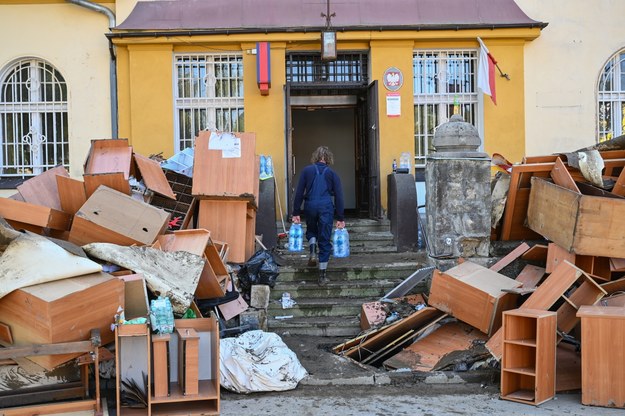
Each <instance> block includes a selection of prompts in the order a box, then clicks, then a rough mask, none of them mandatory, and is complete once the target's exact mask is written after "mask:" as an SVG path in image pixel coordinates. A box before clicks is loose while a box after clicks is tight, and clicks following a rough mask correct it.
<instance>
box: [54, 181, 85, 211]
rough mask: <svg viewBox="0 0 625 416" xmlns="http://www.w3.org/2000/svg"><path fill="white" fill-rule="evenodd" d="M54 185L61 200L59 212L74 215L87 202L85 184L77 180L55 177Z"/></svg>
mask: <svg viewBox="0 0 625 416" xmlns="http://www.w3.org/2000/svg"><path fill="white" fill-rule="evenodd" d="M56 185H57V188H58V191H59V198H60V199H61V210H62V211H63V212H66V213H68V214H71V215H74V214H76V213H77V212H78V210H79V209H80V207H81V206H83V204H84V203H85V202H87V194H86V193H85V183H84V182H82V181H79V180H77V179H72V178H66V177H64V176H61V175H57V176H56Z"/></svg>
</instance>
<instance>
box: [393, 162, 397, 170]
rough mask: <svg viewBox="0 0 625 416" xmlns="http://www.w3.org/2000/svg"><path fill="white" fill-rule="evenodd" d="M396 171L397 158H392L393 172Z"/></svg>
mask: <svg viewBox="0 0 625 416" xmlns="http://www.w3.org/2000/svg"><path fill="white" fill-rule="evenodd" d="M395 172H397V160H396V159H393V173H395Z"/></svg>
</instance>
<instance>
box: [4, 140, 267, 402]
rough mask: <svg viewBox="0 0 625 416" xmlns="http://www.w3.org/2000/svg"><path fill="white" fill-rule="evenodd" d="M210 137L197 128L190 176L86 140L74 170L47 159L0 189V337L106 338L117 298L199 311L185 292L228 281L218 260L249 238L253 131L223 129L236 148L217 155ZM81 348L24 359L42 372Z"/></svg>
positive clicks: (222, 287) (238, 308) (136, 310)
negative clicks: (8, 190)
mask: <svg viewBox="0 0 625 416" xmlns="http://www.w3.org/2000/svg"><path fill="white" fill-rule="evenodd" d="M211 135H214V133H211V132H202V133H200V137H198V138H197V141H196V149H195V156H194V168H193V176H194V178H195V180H193V179H192V178H190V177H186V176H184V175H182V174H179V173H176V172H173V171H164V170H163V169H162V168H161V166H160V163H159V162H157V161H155V160H153V159H150V158H147V157H144V156H142V155H140V154H138V153H136V152H134V151H133V148H132V146H130V145H129V143H128V141H127V140H123V139H119V140H93V141H92V143H91V148H90V150H89V153H88V156H87V159H86V162H85V164H84V174H83V175H82V180H81V179H77V178H72V177H70V175H69V173H68V171H67V170H66V169H65V168H63V167H56V168H54V169H50V170H48V171H45V172H43V173H41V174H39V175H37V176H35V177H33V178H31V179H28V180H26V181H25V182H23V183H22V184H21V185H20V186H18V193H17V194H15V195H13V196H12V197H10V198H5V199H3V200H2V202H1V203H0V217H1V218H0V221H2V220H4V221H6V222H5V223H4V225H3V226H2V227H0V249H2V252H0V254H1V255H0V270H1V274H2V277H0V286H1V287H2V289H3V290H0V345H3V346H5V347H11V348H16V347H27V346H31V345H33V344H38V345H56V344H58V343H67V342H73V341H85V340H89V338H90V334H91V330H92V329H99V331H100V337H101V338H99V339H100V340H101V343H102V345H104V344H109V343H111V342H112V341H113V340H114V333H113V332H112V331H111V329H110V326H111V324H112V323H113V321H114V319H115V316H116V315H118V314H119V311H120V310H119V308H122V309H124V310H125V311H126V319H130V318H139V317H143V318H146V317H148V313H149V308H148V295H150V297H156V296H159V295H160V296H167V297H169V298H170V299H171V302H172V306H173V309H174V312H175V313H176V314H177V315H178V316H181V315H182V314H183V313H184V312H185V311H186V310H187V309H189V308H191V309H193V310H194V311H195V312H196V313H199V310H198V309H197V307H195V305H194V299H195V298H198V299H219V298H223V297H225V296H226V294H227V292H228V291H236V288H235V287H234V283H233V282H232V279H231V276H230V270H229V267H228V265H227V262H235V263H236V262H241V263H242V262H244V261H245V260H246V259H247V258H248V257H250V256H251V255H252V254H253V249H254V243H255V238H254V237H255V236H254V221H255V210H256V201H257V199H258V186H259V185H258V182H259V180H258V163H257V157H256V155H255V137H254V134H252V133H241V134H239V133H236V134H233V135H232V136H233V137H234V138H236V149H235V151H234V152H231V153H229V154H228V156H224V155H225V152H226V150H228V149H226V150H224V149H221V148H219V149H213V148H211V146H210V139H211ZM172 217H173V218H172ZM20 262H22V264H20ZM3 278H4V279H5V280H4V281H3V280H2V279H3ZM7 279H11V280H10V283H11V284H10V285H9V284H8V283H9V281H8V280H7ZM2 282H4V283H2ZM3 291H4V292H6V293H3ZM5 295H6V296H5ZM247 307H248V305H247V303H246V302H245V301H244V300H243V299H242V298H241V297H240V296H239V297H237V298H236V299H235V300H233V301H230V302H227V303H223V304H219V305H218V307H217V308H218V309H219V311H220V313H221V315H222V317H223V318H224V319H225V320H228V319H231V318H233V317H235V316H237V315H239V314H240V313H242V312H243V311H245V310H246V309H247ZM79 355H80V354H79V353H67V354H54V355H44V356H39V355H38V356H32V357H28V359H29V360H32V361H34V362H36V363H37V364H38V365H40V366H42V367H43V368H44V369H46V370H48V371H50V370H53V369H56V368H58V367H59V366H60V365H62V364H65V363H68V362H70V361H73V360H74V359H75V358H76V357H78V356H79ZM14 358H16V359H15V360H13V361H14V362H20V361H22V362H23V360H22V358H21V357H20V358H18V357H17V356H15V357H14ZM3 364H6V362H3ZM1 387H2V383H0V390H2V388H1ZM83 391H84V388H83ZM3 403H5V402H2V401H1V400H0V408H2V407H4V406H3Z"/></svg>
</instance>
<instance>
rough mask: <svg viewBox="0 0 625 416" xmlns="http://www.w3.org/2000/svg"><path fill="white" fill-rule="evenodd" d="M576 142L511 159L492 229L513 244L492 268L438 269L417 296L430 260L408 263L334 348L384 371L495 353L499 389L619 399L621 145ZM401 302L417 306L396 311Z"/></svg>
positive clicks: (482, 360)
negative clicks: (574, 148) (410, 270)
mask: <svg viewBox="0 0 625 416" xmlns="http://www.w3.org/2000/svg"><path fill="white" fill-rule="evenodd" d="M581 153H583V154H581ZM581 153H580V154H577V153H575V154H568V155H553V156H543V157H533V158H526V159H525V160H524V161H523V163H522V164H518V165H513V166H511V168H510V169H509V170H508V171H507V173H506V174H504V175H506V177H505V180H506V181H508V182H509V183H510V186H509V192H508V194H507V199H504V204H505V210H503V212H502V214H503V220H502V223H501V225H500V226H499V227H497V229H495V230H493V236H496V237H497V238H499V239H501V240H512V241H520V244H518V245H517V246H516V248H515V249H514V250H512V251H511V252H510V253H508V254H507V255H506V256H504V257H503V258H501V259H500V260H499V261H497V262H496V263H495V264H493V265H491V266H490V267H485V266H483V265H480V264H477V263H474V262H472V261H463V260H462V259H460V260H459V262H458V264H457V265H455V266H453V267H451V268H449V269H448V270H444V271H441V270H437V269H434V270H433V271H432V280H431V285H430V289H429V294H422V295H418V296H419V297H418V298H415V295H412V296H407V294H408V293H410V289H411V288H413V287H414V286H415V284H416V282H418V281H419V280H423V279H425V278H426V277H427V275H428V270H427V269H422V270H420V271H417V272H415V274H414V275H413V276H410V277H409V278H408V279H406V280H405V281H404V282H403V283H402V285H403V286H405V287H403V288H401V286H402V285H400V287H398V289H401V290H399V291H397V290H395V291H391V293H389V294H388V295H387V296H385V297H384V298H382V299H381V300H380V301H379V302H373V303H369V304H365V305H363V307H362V312H361V318H362V320H361V327H362V329H363V330H365V332H363V334H362V335H360V336H359V337H357V338H354V339H352V340H349V341H347V342H345V343H343V344H341V345H339V346H337V347H335V348H334V352H335V353H337V354H340V355H343V356H345V357H349V358H351V359H354V360H356V361H358V362H360V363H363V364H370V365H374V366H376V367H383V368H385V369H387V370H399V369H411V370H413V371H433V370H456V371H462V370H468V369H475V368H479V366H484V365H486V366H488V365H492V363H493V360H496V361H497V362H499V365H500V368H501V373H500V374H501V380H500V382H501V384H500V389H501V397H502V398H503V399H507V400H512V401H517V402H521V403H526V404H532V405H538V404H540V403H543V402H545V401H547V400H549V399H552V398H553V397H554V396H555V394H556V392H564V391H575V390H581V396H582V398H581V401H582V403H583V404H585V405H594V406H606V407H621V408H624V407H625V378H624V377H625V376H624V373H623V368H625V358H624V356H623V354H622V351H624V350H625V335H623V334H625V277H623V276H625V198H624V196H625V169H624V167H625V151H622V150H606V151H601V152H599V151H598V150H596V149H592V150H588V151H585V152H581ZM591 161H592V162H591ZM522 240H525V241H522ZM521 241H522V242H521ZM528 243H529V244H528ZM511 271H512V272H511ZM504 272H505V274H504ZM402 304H403V305H406V304H408V305H411V306H413V308H412V310H410V311H409V313H407V314H405V315H404V316H403V317H401V319H399V320H394V319H393V314H392V312H393V307H394V306H397V305H402Z"/></svg>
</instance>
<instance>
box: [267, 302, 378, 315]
mask: <svg viewBox="0 0 625 416" xmlns="http://www.w3.org/2000/svg"><path fill="white" fill-rule="evenodd" d="M291 298H292V299H293V300H294V301H295V302H296V304H295V305H294V306H292V307H290V308H285V309H283V308H282V302H281V301H280V299H274V300H272V301H271V302H270V303H269V308H268V310H267V315H268V317H269V318H273V317H275V316H281V315H293V316H294V317H297V318H301V317H307V318H311V317H330V316H357V315H358V314H359V313H360V311H361V307H362V304H363V303H365V302H372V301H375V300H378V299H379V298H378V297H374V298H303V299H298V298H295V297H291Z"/></svg>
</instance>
